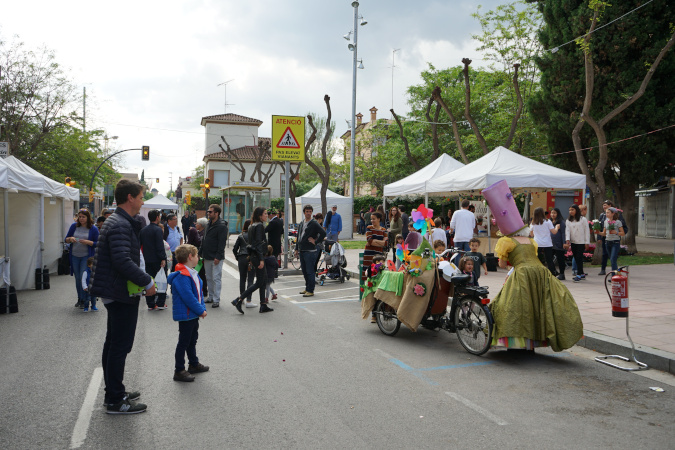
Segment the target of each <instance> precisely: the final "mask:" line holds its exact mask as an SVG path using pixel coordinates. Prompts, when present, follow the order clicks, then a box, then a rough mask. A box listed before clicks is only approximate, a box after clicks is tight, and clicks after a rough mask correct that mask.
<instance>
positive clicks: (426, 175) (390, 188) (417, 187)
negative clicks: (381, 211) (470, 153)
mask: <svg viewBox="0 0 675 450" xmlns="http://www.w3.org/2000/svg"><path fill="white" fill-rule="evenodd" d="M462 167H464V164H462V163H461V162H459V161H457V160H456V159H454V158H452V157H451V156H450V155H448V154H447V153H443V154H442V155H441V156H439V157H438V158H436V159H435V160H434V161H432V162H430V163H429V164H427V165H426V166H424V167H423V168H421V169H420V170H418V171H417V172H415V173H413V174H411V175H408V176H407V177H405V178H403V179H401V180H398V181H396V182H394V183H390V184H387V185H385V186H384V189H383V194H384V195H383V196H384V199H385V202H386V198H387V197H403V196H406V195H412V196H419V195H424V204H425V205H428V204H429V196H428V189H427V183H428V182H429V181H430V180H434V179H436V178H439V177H441V176H444V175H447V174H449V173H451V172H454V171H455V170H457V169H460V168H462ZM385 209H386V205H385Z"/></svg>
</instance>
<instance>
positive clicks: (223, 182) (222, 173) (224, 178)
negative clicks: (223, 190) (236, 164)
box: [211, 170, 230, 187]
mask: <svg viewBox="0 0 675 450" xmlns="http://www.w3.org/2000/svg"><path fill="white" fill-rule="evenodd" d="M211 183H212V185H213V186H218V187H225V186H229V185H230V171H229V170H214V171H213V180H211Z"/></svg>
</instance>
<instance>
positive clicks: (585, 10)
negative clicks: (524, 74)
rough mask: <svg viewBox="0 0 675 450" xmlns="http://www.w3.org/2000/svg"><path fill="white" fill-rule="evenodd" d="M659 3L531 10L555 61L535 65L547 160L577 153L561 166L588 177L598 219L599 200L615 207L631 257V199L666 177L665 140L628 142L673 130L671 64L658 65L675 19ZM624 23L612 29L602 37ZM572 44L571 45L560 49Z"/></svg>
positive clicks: (593, 0)
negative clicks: (540, 20) (540, 23)
mask: <svg viewBox="0 0 675 450" xmlns="http://www.w3.org/2000/svg"><path fill="white" fill-rule="evenodd" d="M666 3H667V2H665V1H664V0H655V1H654V2H652V3H651V4H649V5H647V6H646V7H645V8H640V9H638V10H636V11H634V12H631V10H633V9H635V8H637V7H638V6H640V4H639V3H638V2H620V3H619V4H617V5H610V4H608V3H607V2H605V1H599V0H590V1H589V2H586V1H581V0H577V1H568V2H566V4H565V5H561V4H560V2H559V1H549V2H539V3H538V7H539V9H540V11H542V13H543V15H544V18H545V21H546V25H545V26H544V27H543V28H542V30H541V31H540V33H539V39H540V40H541V42H542V44H543V45H544V46H545V47H546V48H550V49H554V50H555V51H551V52H547V53H545V54H544V55H543V56H542V57H541V58H539V59H538V60H537V63H538V64H539V67H540V69H541V71H542V91H541V93H540V94H539V95H536V96H534V97H533V99H532V101H531V103H532V107H533V108H534V109H535V110H536V112H537V114H536V117H538V118H539V120H540V121H541V124H542V128H544V129H545V130H546V131H547V133H548V138H549V150H550V151H551V152H553V153H559V152H563V151H567V150H568V149H569V148H570V147H572V148H574V157H573V159H572V161H570V160H569V159H568V160H567V163H568V164H570V163H572V162H575V163H576V165H577V166H578V167H579V168H580V169H581V171H582V173H584V174H585V175H586V180H587V185H588V186H589V188H590V190H591V194H592V198H593V200H594V201H593V203H592V205H591V206H592V208H591V210H592V211H594V212H595V215H596V216H597V215H598V214H599V213H600V210H601V203H602V200H603V199H604V198H606V197H614V198H615V199H616V200H618V203H619V205H620V206H621V207H622V208H623V209H624V218H625V219H626V221H627V224H628V227H629V233H628V236H627V238H626V239H627V243H628V247H629V251H630V252H635V251H636V250H637V249H636V247H635V231H636V230H637V211H636V206H635V190H636V189H637V188H638V187H639V186H640V184H652V183H654V182H656V181H657V180H658V178H659V177H661V176H664V175H670V174H672V173H673V168H672V165H670V164H669V163H670V162H672V148H673V145H674V144H675V135H673V133H672V132H663V133H654V134H650V135H649V136H648V137H644V138H640V139H629V140H626V138H631V137H633V136H636V135H642V134H646V133H649V132H651V131H654V130H656V129H660V128H663V127H664V126H667V125H670V124H672V123H673V120H675V87H674V86H673V83H672V78H673V75H675V62H674V60H675V58H672V57H668V58H665V56H666V54H667V53H668V52H669V51H670V49H671V47H672V45H673V43H674V41H675V33H673V31H674V30H673V29H672V25H671V24H672V23H673V22H675V13H673V11H672V10H671V9H670V8H668V6H667V4H666ZM625 14H626V16H625V17H623V18H621V20H619V21H617V22H615V23H613V24H612V25H610V27H611V28H610V27H607V28H604V29H600V28H599V27H600V26H602V25H603V24H605V23H608V22H609V21H610V20H613V19H614V18H618V17H621V16H623V15H625ZM589 24H590V25H589ZM645 30H648V31H649V32H645ZM596 31H597V32H596ZM579 36H581V38H578V39H575V38H577V37H579ZM571 40H575V41H576V44H577V45H561V44H563V43H566V42H569V41H571ZM571 69H572V70H571ZM586 124H588V125H589V126H588V127H586V126H585V125H586ZM610 143H611V145H610ZM584 147H586V148H584ZM646 148H648V149H649V151H645V149H646ZM638 155H639V156H638ZM598 254H599V250H598V251H597V252H596V260H597V256H598Z"/></svg>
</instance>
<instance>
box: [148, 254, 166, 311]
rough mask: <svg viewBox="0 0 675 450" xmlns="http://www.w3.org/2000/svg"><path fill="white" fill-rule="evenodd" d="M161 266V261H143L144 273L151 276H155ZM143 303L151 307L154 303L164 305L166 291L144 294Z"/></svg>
mask: <svg viewBox="0 0 675 450" xmlns="http://www.w3.org/2000/svg"><path fill="white" fill-rule="evenodd" d="M161 267H162V263H161V261H157V262H147V261H146V263H145V273H147V274H148V275H150V276H151V277H152V278H155V275H157V272H159V269H160V268H161ZM166 271H167V269H166V266H164V273H165V274H166ZM145 303H147V304H148V308H153V307H154V306H155V305H157V306H164V305H165V304H166V292H165V293H163V294H160V293H157V294H155V295H146V296H145Z"/></svg>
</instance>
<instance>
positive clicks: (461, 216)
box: [450, 208, 476, 242]
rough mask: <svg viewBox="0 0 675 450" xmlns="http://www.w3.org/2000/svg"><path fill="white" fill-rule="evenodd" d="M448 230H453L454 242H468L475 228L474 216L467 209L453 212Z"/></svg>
mask: <svg viewBox="0 0 675 450" xmlns="http://www.w3.org/2000/svg"><path fill="white" fill-rule="evenodd" d="M450 228H451V229H453V230H455V242H469V241H470V240H471V238H472V237H473V229H474V228H476V216H474V215H473V213H472V212H471V211H469V210H468V209H463V208H462V209H460V210H459V211H455V213H454V214H453V215H452V220H451V221H450Z"/></svg>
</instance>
